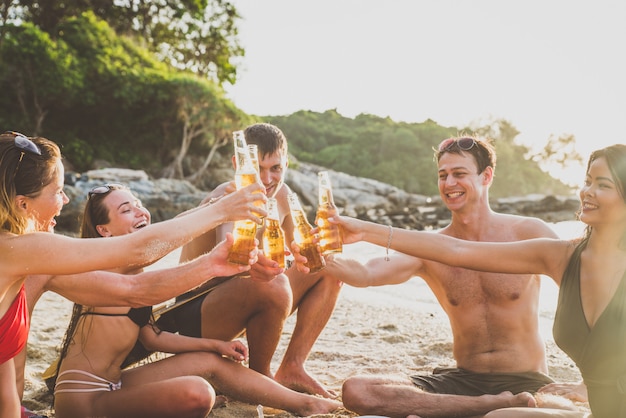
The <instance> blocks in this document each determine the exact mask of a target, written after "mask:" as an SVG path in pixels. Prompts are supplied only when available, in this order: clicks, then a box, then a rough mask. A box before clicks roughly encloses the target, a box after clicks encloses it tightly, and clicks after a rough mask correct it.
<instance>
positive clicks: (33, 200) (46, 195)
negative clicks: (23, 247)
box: [18, 160, 70, 232]
mask: <svg viewBox="0 0 626 418" xmlns="http://www.w3.org/2000/svg"><path fill="white" fill-rule="evenodd" d="M63 181H64V169H63V164H62V163H61V161H60V160H59V161H58V162H57V169H56V172H55V174H54V175H53V180H52V182H51V183H49V184H48V185H47V186H44V187H43V189H41V192H40V193H39V194H37V195H36V196H34V197H28V196H24V197H23V199H24V200H23V203H22V204H23V205H25V208H26V213H27V216H28V217H29V218H30V220H31V223H32V225H33V229H34V230H36V231H40V232H54V227H55V225H56V219H55V217H56V216H59V214H60V213H61V209H62V208H63V206H64V205H65V204H67V203H68V202H69V201H70V199H69V198H68V197H67V195H66V194H65V192H64V191H63ZM18 204H19V203H18Z"/></svg>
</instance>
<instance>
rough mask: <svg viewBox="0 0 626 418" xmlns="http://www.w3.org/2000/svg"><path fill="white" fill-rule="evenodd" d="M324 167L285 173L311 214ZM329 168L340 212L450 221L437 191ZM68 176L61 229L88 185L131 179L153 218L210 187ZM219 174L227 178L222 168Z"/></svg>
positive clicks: (110, 172)
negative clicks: (428, 192)
mask: <svg viewBox="0 0 626 418" xmlns="http://www.w3.org/2000/svg"><path fill="white" fill-rule="evenodd" d="M321 170H325V168H323V167H319V166H314V165H311V164H305V163H298V164H297V167H296V168H294V167H290V169H289V170H288V171H287V175H286V178H285V182H286V183H287V184H288V185H289V187H291V189H292V190H293V191H294V192H296V193H297V194H298V195H299V196H300V199H301V201H302V203H303V206H304V207H305V209H306V210H307V211H308V215H309V218H310V219H311V220H312V219H313V218H314V216H315V213H314V211H315V207H316V205H317V173H318V172H319V171H321ZM329 171H330V177H331V181H332V185H333V195H334V199H335V204H336V205H337V207H338V208H339V211H340V213H342V214H345V215H348V216H353V217H357V218H359V219H365V220H369V221H373V222H378V223H383V224H386V225H394V226H398V227H405V228H410V229H418V230H422V229H431V228H439V227H442V226H445V225H447V224H448V223H449V221H450V212H449V211H448V209H447V208H446V207H445V206H444V205H443V204H442V202H441V199H440V198H439V196H436V197H431V196H422V195H417V194H411V193H407V192H405V191H404V190H401V189H398V188H397V187H394V186H391V185H389V184H386V183H382V182H379V181H376V180H372V179H365V178H359V177H354V176H351V175H348V174H345V173H339V172H335V171H332V170H329ZM230 176H232V170H231V174H230ZM66 177H67V178H66V188H65V191H66V193H67V195H68V196H69V198H70V203H69V204H68V205H66V207H65V208H64V209H63V212H62V214H61V216H59V217H58V218H57V222H58V224H57V229H58V230H59V231H62V232H68V233H76V232H77V231H78V228H79V225H80V217H81V216H82V210H83V208H84V205H85V201H86V199H87V195H88V192H89V190H90V189H91V188H92V187H94V186H97V185H101V184H103V183H114V182H118V183H123V184H126V185H128V186H129V187H130V188H131V189H132V190H133V192H134V193H135V194H136V195H137V196H138V197H139V198H140V199H141V200H142V202H143V204H144V206H146V207H147V208H148V209H149V210H150V212H151V213H152V217H153V221H154V222H159V221H162V220H165V219H169V218H172V217H173V216H175V215H177V214H178V213H180V212H183V211H185V210H187V209H191V208H193V207H195V206H197V205H198V203H200V201H201V200H202V199H203V198H204V197H205V196H206V193H207V192H206V191H203V190H200V189H198V188H197V187H195V186H194V185H192V184H191V183H189V182H188V181H184V180H172V179H152V178H150V177H149V176H148V175H147V174H146V173H145V172H144V171H140V170H129V169H119V168H108V169H101V170H92V171H88V172H86V173H83V174H81V175H77V174H72V173H70V174H68V175H67V176H66ZM220 177H224V178H225V179H228V178H229V176H225V175H224V173H220ZM491 206H492V208H493V209H494V210H495V211H497V212H503V213H511V214H519V215H525V216H535V217H538V218H541V219H544V220H545V221H547V222H559V221H565V220H574V219H575V213H576V211H577V210H578V207H579V203H578V199H576V198H575V197H572V196H567V197H562V196H544V195H532V196H525V197H520V198H505V199H495V200H493V201H492V202H491Z"/></svg>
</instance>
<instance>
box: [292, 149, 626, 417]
mask: <svg viewBox="0 0 626 418" xmlns="http://www.w3.org/2000/svg"><path fill="white" fill-rule="evenodd" d="M580 200H581V208H580V213H579V217H580V220H581V221H582V222H584V223H585V224H586V225H587V229H586V232H585V235H584V236H583V237H582V238H581V239H578V240H573V241H569V240H555V239H533V240H527V241H519V242H512V243H483V242H473V241H462V240H458V239H454V238H451V237H449V236H446V235H441V234H432V233H428V232H417V231H406V230H401V229H396V228H394V229H389V228H388V227H386V226H382V225H376V224H373V223H369V222H364V221H359V220H356V219H351V218H346V217H337V219H336V222H337V223H339V224H340V225H341V226H342V227H343V231H344V239H345V241H344V242H355V241H359V240H364V241H369V242H372V243H374V244H378V245H382V246H390V247H391V248H393V249H395V250H398V251H400V252H403V253H406V254H409V255H413V256H416V257H420V258H427V259H430V260H434V261H437V262H440V263H444V264H448V265H451V266H457V267H463V268H470V269H474V270H479V271H490V272H502V273H535V274H544V275H547V276H549V277H551V278H552V279H553V280H554V281H555V282H556V284H557V285H558V286H559V287H560V290H559V299H558V305H557V309H556V314H555V318H554V328H553V332H554V340H555V342H556V343H557V344H558V345H559V347H560V348H561V349H562V350H563V351H565V352H566V353H567V354H568V355H569V356H570V357H571V358H572V359H573V360H574V361H575V362H576V365H577V366H578V368H579V369H580V371H581V374H582V377H583V381H584V383H585V384H586V386H587V390H588V395H589V405H590V407H591V412H592V414H593V417H594V418H626V349H625V348H624V347H626V145H624V144H617V145H612V146H609V147H606V148H603V149H600V150H597V151H595V152H593V153H592V154H591V157H590V158H589V162H588V164H587V173H586V179H585V183H584V185H583V187H582V189H581V190H580ZM299 262H300V261H299ZM344 401H345V402H346V404H348V400H347V399H346V397H345V395H344ZM581 415H582V414H581V413H577V412H569V411H555V410H550V411H542V410H540V409H529V408H521V409H520V408H509V409H503V410H497V411H492V412H490V413H489V414H487V417H490V418H496V417H498V418H502V417H531V416H533V417H534V416H537V417H539V416H550V417H555V416H563V417H566V416H567V417H575V416H581Z"/></svg>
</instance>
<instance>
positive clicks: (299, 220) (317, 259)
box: [288, 193, 326, 273]
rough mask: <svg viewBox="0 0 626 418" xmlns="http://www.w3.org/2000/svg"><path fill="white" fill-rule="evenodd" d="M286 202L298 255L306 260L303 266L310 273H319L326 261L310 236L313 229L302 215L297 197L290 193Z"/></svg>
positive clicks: (302, 211)
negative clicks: (287, 202) (291, 220)
mask: <svg viewBox="0 0 626 418" xmlns="http://www.w3.org/2000/svg"><path fill="white" fill-rule="evenodd" d="M288 200H289V209H290V211H291V217H292V219H293V224H294V226H295V228H294V240H295V241H296V244H298V245H299V246H300V253H301V254H302V255H303V256H305V257H306V258H307V262H306V264H305V266H306V267H308V268H309V271H310V273H315V272H317V271H320V270H321V269H323V268H324V267H326V261H325V260H324V257H322V252H321V249H320V246H319V244H318V243H317V242H315V240H314V237H313V234H311V229H313V227H312V226H311V224H310V223H309V221H308V220H307V219H306V216H305V215H304V210H303V209H302V206H301V205H300V201H299V200H298V196H297V195H296V194H294V193H290V194H289V196H288Z"/></svg>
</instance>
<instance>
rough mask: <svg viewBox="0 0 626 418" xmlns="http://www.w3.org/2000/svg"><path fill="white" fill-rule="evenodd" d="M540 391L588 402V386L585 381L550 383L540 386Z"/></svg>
mask: <svg viewBox="0 0 626 418" xmlns="http://www.w3.org/2000/svg"><path fill="white" fill-rule="evenodd" d="M537 392H539V393H550V394H552V395H558V396H563V397H564V398H567V399H570V400H572V401H576V402H588V401H589V399H588V398H587V386H585V384H584V383H583V382H579V383H558V382H557V383H550V384H547V385H545V386H544V387H542V388H540V389H539V390H538V391H537Z"/></svg>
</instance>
